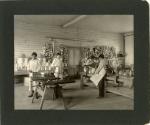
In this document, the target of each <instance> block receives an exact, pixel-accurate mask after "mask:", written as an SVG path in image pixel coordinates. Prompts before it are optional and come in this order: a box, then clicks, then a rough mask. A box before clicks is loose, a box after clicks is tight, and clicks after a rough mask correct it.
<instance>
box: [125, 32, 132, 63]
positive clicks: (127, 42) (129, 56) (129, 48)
mask: <svg viewBox="0 0 150 125" xmlns="http://www.w3.org/2000/svg"><path fill="white" fill-rule="evenodd" d="M125 52H126V54H127V56H126V57H125V64H126V65H130V64H134V35H129V36H128V35H127V36H125Z"/></svg>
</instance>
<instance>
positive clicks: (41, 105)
mask: <svg viewBox="0 0 150 125" xmlns="http://www.w3.org/2000/svg"><path fill="white" fill-rule="evenodd" d="M46 89H47V87H46V86H45V88H44V93H43V95H42V99H41V104H40V110H42V107H43V103H44V97H45V92H46Z"/></svg>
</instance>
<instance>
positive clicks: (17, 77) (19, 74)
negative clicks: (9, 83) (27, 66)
mask: <svg viewBox="0 0 150 125" xmlns="http://www.w3.org/2000/svg"><path fill="white" fill-rule="evenodd" d="M26 76H29V72H28V71H15V72H14V81H15V83H21V82H23V79H24V77H26Z"/></svg>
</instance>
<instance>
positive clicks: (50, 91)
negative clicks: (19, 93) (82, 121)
mask: <svg viewBox="0 0 150 125" xmlns="http://www.w3.org/2000/svg"><path fill="white" fill-rule="evenodd" d="M33 80H34V81H37V82H39V84H38V85H36V89H35V91H34V94H33V98H32V103H33V101H34V99H35V97H36V92H38V93H40V95H41V96H42V99H41V104H40V109H42V107H43V103H44V100H48V99H52V100H54V99H57V98H60V99H62V101H63V105H64V108H65V109H68V108H67V104H66V102H65V100H64V97H63V93H62V86H61V84H66V83H72V82H74V80H69V79H68V80H66V79H63V80H61V79H58V78H55V77H52V78H51V77H47V78H46V77H41V78H37V79H33Z"/></svg>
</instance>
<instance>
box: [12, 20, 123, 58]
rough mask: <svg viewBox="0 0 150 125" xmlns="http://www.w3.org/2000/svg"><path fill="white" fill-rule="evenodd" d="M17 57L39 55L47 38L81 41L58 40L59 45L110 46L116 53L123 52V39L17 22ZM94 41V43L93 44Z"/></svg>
mask: <svg viewBox="0 0 150 125" xmlns="http://www.w3.org/2000/svg"><path fill="white" fill-rule="evenodd" d="M14 30H15V37H14V41H15V42H14V47H15V57H18V56H20V55H21V54H23V53H24V54H26V55H27V56H29V55H30V54H31V53H32V52H33V51H36V52H37V53H38V54H39V53H40V52H41V48H42V46H43V45H44V44H45V43H46V42H48V40H49V39H48V38H47V36H51V37H60V38H68V39H80V40H79V41H71V40H62V39H58V40H56V41H57V44H64V45H68V46H74V47H80V46H96V45H108V46H114V47H115V48H116V51H119V50H123V37H122V35H121V34H117V33H100V32H98V31H89V30H79V31H78V30H77V29H69V28H66V29H62V28H60V27H53V26H48V27H47V26H44V25H34V24H25V23H16V22H15V29H14ZM91 41H92V42H91Z"/></svg>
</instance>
